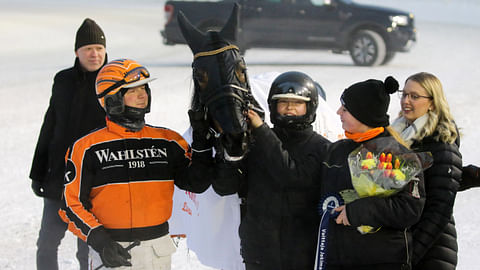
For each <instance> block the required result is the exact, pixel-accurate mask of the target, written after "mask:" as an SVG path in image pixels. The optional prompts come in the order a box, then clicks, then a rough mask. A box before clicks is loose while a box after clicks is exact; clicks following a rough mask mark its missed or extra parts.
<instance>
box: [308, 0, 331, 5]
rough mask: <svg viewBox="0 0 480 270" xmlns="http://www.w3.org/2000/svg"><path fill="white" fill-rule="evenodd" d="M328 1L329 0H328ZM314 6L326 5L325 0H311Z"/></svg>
mask: <svg viewBox="0 0 480 270" xmlns="http://www.w3.org/2000/svg"><path fill="white" fill-rule="evenodd" d="M327 1H328V0H327ZM310 2H311V3H312V5H314V6H323V5H325V0H310Z"/></svg>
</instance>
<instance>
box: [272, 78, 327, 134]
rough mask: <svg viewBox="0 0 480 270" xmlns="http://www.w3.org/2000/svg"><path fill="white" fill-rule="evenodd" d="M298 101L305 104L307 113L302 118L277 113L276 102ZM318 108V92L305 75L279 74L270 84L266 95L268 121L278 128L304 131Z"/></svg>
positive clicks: (313, 119) (313, 118)
mask: <svg viewBox="0 0 480 270" xmlns="http://www.w3.org/2000/svg"><path fill="white" fill-rule="evenodd" d="M281 98H289V99H299V100H303V101H305V102H306V105H307V112H306V113H305V115H302V116H282V115H280V114H278V112H277V100H278V99H281ZM317 106H318V90H317V87H316V85H315V82H314V81H313V80H312V78H310V77H309V76H308V75H307V74H305V73H302V72H298V71H289V72H285V73H282V74H280V75H279V76H278V77H277V78H276V79H275V80H274V81H273V83H272V86H271V87H270V92H269V94H268V107H269V109H270V121H271V122H272V123H273V124H274V125H276V126H280V127H285V128H296V129H304V128H306V127H307V126H309V125H310V124H311V123H313V121H315V117H316V111H317Z"/></svg>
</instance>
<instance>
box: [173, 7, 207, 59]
mask: <svg viewBox="0 0 480 270" xmlns="http://www.w3.org/2000/svg"><path fill="white" fill-rule="evenodd" d="M177 20H178V26H180V30H181V31H182V35H183V37H184V38H185V40H186V41H187V44H188V46H189V47H190V49H191V50H192V52H193V53H194V54H196V53H197V52H199V50H200V49H201V48H202V45H203V42H204V40H205V39H206V35H205V34H204V33H203V32H202V31H200V30H198V29H197V28H196V27H195V25H193V24H192V23H191V22H190V21H189V20H188V19H187V17H186V16H185V14H183V12H182V11H179V12H178V16H177Z"/></svg>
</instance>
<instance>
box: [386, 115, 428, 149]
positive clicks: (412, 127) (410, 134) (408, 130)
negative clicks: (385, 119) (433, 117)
mask: <svg viewBox="0 0 480 270" xmlns="http://www.w3.org/2000/svg"><path fill="white" fill-rule="evenodd" d="M427 122H428V113H426V114H424V115H422V116H420V117H419V118H417V119H416V120H415V121H413V123H409V122H408V121H407V119H405V117H403V116H401V117H399V118H397V119H396V120H395V121H394V122H393V123H392V125H391V126H392V128H393V129H394V130H395V131H397V132H398V133H399V134H400V137H402V139H403V140H404V141H405V142H406V143H407V144H408V146H411V145H412V144H413V142H414V141H415V139H417V138H418V137H419V135H420V131H421V130H422V129H423V127H424V126H425V125H426V124H427Z"/></svg>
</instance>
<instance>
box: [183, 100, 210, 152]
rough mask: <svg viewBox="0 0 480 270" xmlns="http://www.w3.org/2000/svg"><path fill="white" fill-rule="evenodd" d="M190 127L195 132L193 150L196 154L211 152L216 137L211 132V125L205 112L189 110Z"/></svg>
mask: <svg viewBox="0 0 480 270" xmlns="http://www.w3.org/2000/svg"><path fill="white" fill-rule="evenodd" d="M188 117H189V118H190V125H191V126H192V130H193V142H192V148H193V150H194V151H196V152H202V151H210V150H211V148H212V147H213V142H214V136H213V134H212V133H211V132H210V124H209V122H208V120H207V115H206V112H205V110H198V111H193V110H191V109H190V110H188Z"/></svg>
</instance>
